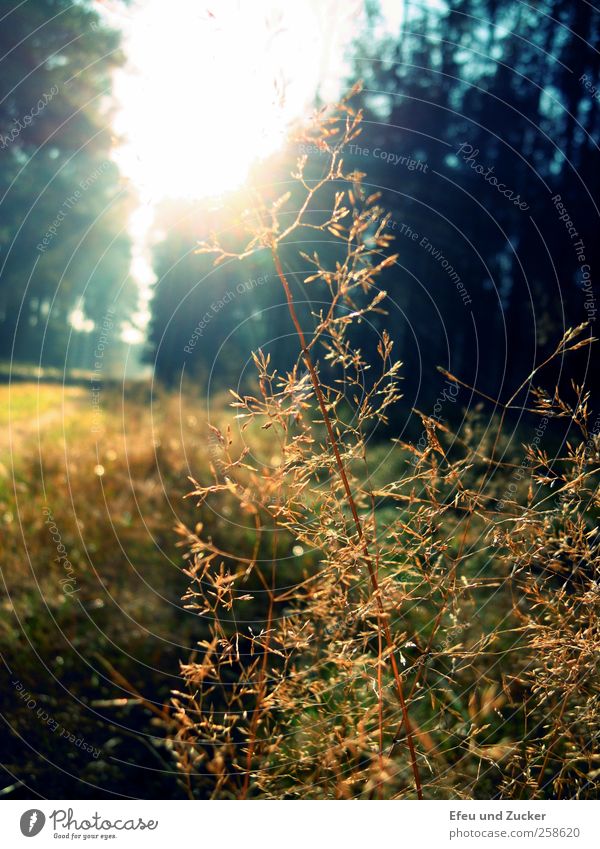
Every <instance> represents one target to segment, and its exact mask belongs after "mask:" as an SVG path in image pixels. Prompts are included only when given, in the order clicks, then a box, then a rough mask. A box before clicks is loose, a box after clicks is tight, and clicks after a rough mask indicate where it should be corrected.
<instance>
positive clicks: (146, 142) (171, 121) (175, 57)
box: [102, 0, 355, 203]
mask: <svg viewBox="0 0 600 849" xmlns="http://www.w3.org/2000/svg"><path fill="white" fill-rule="evenodd" d="M325 6H326V7H327V8H326V9H325V10H324V5H323V3H321V4H319V3H318V2H316V0H315V2H310V0H309V2H304V3H281V2H279V3H275V2H269V0H252V2H244V0H219V2H218V3H215V4H214V9H211V8H210V4H209V5H205V4H203V3H199V2H198V0H168V2H166V0H142V1H141V2H138V3H137V4H134V5H133V6H129V7H127V11H126V12H121V14H120V21H119V25H120V27H121V29H122V30H123V33H124V45H123V47H124V49H125V52H126V55H127V57H128V64H127V67H126V68H125V69H124V70H123V71H121V72H120V73H119V75H118V78H117V80H116V83H115V93H116V97H117V102H118V103H119V104H120V107H119V110H118V113H117V116H116V119H115V131H116V134H117V137H118V138H121V139H122V143H121V144H120V146H119V148H118V150H117V153H116V158H117V160H118V163H119V165H120V167H121V170H122V171H123V172H124V173H125V174H126V175H127V176H128V177H129V178H130V179H131V180H132V181H133V183H134V184H135V186H136V187H137V189H138V191H139V193H140V196H141V198H142V200H143V201H144V202H147V203H152V202H157V201H160V200H161V199H163V198H167V197H181V198H188V199H189V198H191V199H197V198H204V197H211V196H219V195H221V194H223V193H225V192H228V191H231V190H232V189H235V188H237V187H238V186H240V185H241V184H242V183H243V181H244V179H245V178H246V176H247V174H248V171H249V169H250V167H251V165H252V163H253V162H255V161H256V160H258V159H260V158H262V157H266V156H268V155H269V154H270V153H272V152H273V151H275V150H276V149H277V148H278V147H279V146H280V145H281V143H282V140H283V139H284V137H285V134H286V130H287V127H288V126H289V123H290V121H291V120H292V119H294V118H295V117H297V116H299V115H301V114H302V113H303V112H304V111H305V110H306V109H307V107H308V106H309V105H310V104H311V102H312V101H313V98H314V95H315V92H316V91H317V89H320V90H321V91H322V90H323V87H324V86H330V87H331V86H335V84H336V82H337V83H339V80H340V77H341V74H342V73H343V70H344V68H343V60H342V59H341V58H340V57H341V56H343V53H344V48H345V45H346V44H347V43H348V41H349V40H350V38H351V35H352V32H353V27H354V25H355V21H353V20H352V14H353V11H355V10H353V4H352V3H349V4H346V5H344V4H341V3H339V4H338V3H337V2H333V3H329V4H325ZM102 8H103V11H104V13H105V14H108V15H110V14H111V8H112V14H113V15H114V14H115V7H114V5H113V6H112V7H110V6H107V5H103V7H102Z"/></svg>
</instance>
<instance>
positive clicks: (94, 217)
mask: <svg viewBox="0 0 600 849" xmlns="http://www.w3.org/2000/svg"><path fill="white" fill-rule="evenodd" d="M0 17H1V19H2V22H1V24H0V68H1V74H0V162H1V166H2V167H1V170H0V212H1V222H0V360H2V361H4V362H6V361H7V360H9V359H10V358H14V359H15V360H17V361H24V362H29V363H37V362H39V361H40V360H41V362H42V363H43V364H45V365H55V366H64V365H65V364H67V365H68V366H71V367H73V366H76V367H80V368H86V369H93V367H94V366H93V361H94V357H93V351H94V348H95V344H96V342H97V339H98V335H99V332H100V331H99V328H100V327H101V325H102V320H103V317H104V316H105V315H106V313H107V310H108V309H109V308H110V307H112V308H113V309H114V319H115V328H118V326H119V324H120V323H121V322H122V321H125V320H126V319H128V318H129V314H130V313H131V311H132V309H133V307H134V305H135V301H136V297H137V296H136V289H135V286H134V285H133V283H132V281H131V280H130V279H129V277H128V270H129V261H130V241H129V237H128V235H127V230H126V224H127V216H128V209H129V206H130V199H129V196H128V193H127V191H126V190H125V187H124V185H123V184H121V182H120V176H119V172H118V169H117V166H116V165H115V163H114V162H113V160H112V159H111V149H112V146H113V138H112V134H113V131H112V129H111V121H110V118H111V110H112V108H113V103H112V99H111V85H112V73H113V71H114V70H115V69H116V68H118V67H119V66H120V65H121V64H122V61H123V57H122V54H121V52H120V50H119V35H118V33H116V32H114V31H112V30H110V29H108V28H107V27H106V26H105V25H104V24H103V23H102V21H101V19H100V17H99V16H98V14H97V12H96V11H95V10H94V8H93V4H92V3H91V2H88V1H87V0H86V2H80V3H73V2H71V0H26V2H25V3H21V4H18V3H13V2H6V0H2V2H0ZM74 313H76V316H77V318H78V319H79V321H77V320H76V321H75V324H73V321H72V316H73V314H74ZM77 328H80V329H79V330H78V329H77ZM118 335H119V334H118V330H117V329H115V332H114V333H113V344H112V346H111V351H112V353H113V354H115V355H116V349H117V348H118V345H119V341H118ZM108 357H109V355H108V353H107V354H106V358H107V359H108Z"/></svg>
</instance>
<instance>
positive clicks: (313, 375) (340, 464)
mask: <svg viewBox="0 0 600 849" xmlns="http://www.w3.org/2000/svg"><path fill="white" fill-rule="evenodd" d="M272 255H273V262H274V263H275V270H276V272H277V276H278V277H279V280H280V282H281V285H282V286H283V290H284V292H285V297H286V300H287V305H288V310H289V313H290V317H291V319H292V322H293V324H294V328H295V330H296V334H297V336H298V339H299V342H300V348H301V351H302V356H303V359H304V362H305V364H306V367H307V369H308V372H309V374H310V379H311V382H312V385H313V388H314V390H315V395H316V397H317V401H318V404H319V408H320V410H321V414H322V416H323V421H324V423H325V428H326V430H327V434H328V436H329V441H330V443H331V447H332V450H333V453H334V456H335V462H336V465H337V468H338V472H339V475H340V478H341V481H342V484H343V487H344V491H345V493H346V501H347V503H348V506H349V508H350V512H351V514H352V519H353V521H354V527H355V529H356V535H357V537H358V540H359V542H360V547H361V549H362V552H363V557H364V560H365V563H366V565H367V570H368V573H369V579H370V581H371V586H372V588H373V596H374V598H375V602H376V604H377V610H378V613H379V621H380V622H381V623H382V626H383V633H384V636H385V641H386V644H387V647H388V649H389V652H390V663H391V666H392V673H393V676H394V681H395V684H396V692H397V695H398V701H399V702H400V710H401V712H402V721H403V724H404V727H405V729H406V740H407V743H408V749H409V753H410V763H411V769H412V772H413V776H414V780H415V788H416V791H417V797H418V798H419V799H422V798H423V789H422V785H421V777H420V775H419V767H418V764H417V755H416V750H415V744H414V738H413V733H412V728H411V725H410V720H409V717H408V708H407V705H406V700H405V698H404V692H403V689H402V682H401V680H400V672H399V670H398V664H397V662H396V656H395V646H394V642H393V640H392V634H391V631H390V627H389V624H388V623H387V621H386V619H385V618H384V609H383V603H382V601H381V593H380V590H379V581H378V580H377V575H376V573H375V569H374V567H373V560H372V557H371V553H370V552H369V546H368V544H367V540H366V538H365V535H364V531H363V527H362V522H361V520H360V516H359V515H358V510H357V507H356V502H355V500H354V495H353V493H352V488H351V487H350V482H349V480H348V475H347V473H346V467H345V466H344V461H343V460H342V455H341V454H340V449H339V446H338V442H337V438H336V435H335V432H334V430H333V425H332V424H331V419H330V417H329V413H328V412H327V405H326V403H325V396H324V395H323V390H322V388H321V382H320V380H319V375H318V374H317V370H316V368H315V366H314V363H313V361H312V357H311V355H310V351H309V350H308V347H307V344H306V338H305V336H304V332H303V331H302V327H301V326H300V322H299V320H298V316H297V314H296V309H295V306H294V298H293V295H292V292H291V289H290V287H289V285H288V282H287V279H286V276H285V274H284V271H283V268H282V265H281V260H280V258H279V254H278V252H277V248H276V247H275V246H273V247H272Z"/></svg>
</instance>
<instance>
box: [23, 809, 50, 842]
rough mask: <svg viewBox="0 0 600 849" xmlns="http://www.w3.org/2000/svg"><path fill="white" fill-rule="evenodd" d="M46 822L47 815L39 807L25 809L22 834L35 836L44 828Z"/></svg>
mask: <svg viewBox="0 0 600 849" xmlns="http://www.w3.org/2000/svg"><path fill="white" fill-rule="evenodd" d="M45 823H46V815H45V814H44V813H43V812H42V811H40V810H39V809H38V808H32V809H31V810H30V811H25V813H24V814H22V816H21V823H20V825H21V834H23V835H24V836H25V837H35V836H36V834H39V833H40V831H41V830H42V829H43V827H44V825H45Z"/></svg>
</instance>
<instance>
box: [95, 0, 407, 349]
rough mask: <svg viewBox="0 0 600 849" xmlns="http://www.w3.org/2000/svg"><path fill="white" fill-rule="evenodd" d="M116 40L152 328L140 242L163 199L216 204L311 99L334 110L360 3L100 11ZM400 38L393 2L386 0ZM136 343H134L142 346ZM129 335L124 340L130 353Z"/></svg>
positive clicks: (299, 0) (138, 256) (141, 3)
mask: <svg viewBox="0 0 600 849" xmlns="http://www.w3.org/2000/svg"><path fill="white" fill-rule="evenodd" d="M97 3H98V6H99V7H101V9H102V14H103V16H104V17H105V18H106V19H107V22H108V23H109V24H111V25H113V26H115V27H118V28H120V29H121V30H122V32H123V49H124V51H125V54H126V57H127V67H126V68H125V69H124V70H122V71H120V72H119V73H118V75H117V78H116V80H115V95H116V99H117V103H118V104H119V107H118V113H117V116H116V120H115V131H116V133H117V135H118V136H119V137H120V138H122V140H123V141H122V143H121V145H120V146H119V148H118V150H117V151H116V154H115V158H116V159H117V161H118V164H119V166H120V168H121V170H122V172H123V173H124V175H125V176H126V177H128V178H129V179H130V180H131V181H132V183H133V186H134V188H135V190H136V192H137V194H138V196H139V206H138V208H137V211H136V212H135V213H134V215H133V217H132V221H131V227H130V229H131V234H132V238H133V261H132V269H131V270H132V275H133V276H134V277H135V278H136V279H137V281H138V283H139V285H140V291H141V296H142V302H146V305H144V304H143V305H142V308H141V312H140V314H139V315H138V317H137V323H138V325H141V326H143V325H144V323H145V322H146V321H147V318H148V311H147V302H148V300H149V297H150V291H151V284H152V282H153V273H152V269H151V266H150V262H149V251H148V234H149V232H150V229H151V225H152V219H153V214H154V209H155V206H156V204H157V203H159V202H160V201H161V200H163V199H165V198H167V197H182V198H191V199H200V198H204V197H213V196H216V197H219V196H221V195H222V194H223V193H226V192H228V191H231V190H234V189H236V188H237V187H239V186H240V185H241V184H242V183H243V182H244V179H245V178H246V176H247V174H248V171H249V168H250V166H251V165H252V164H253V162H255V161H256V160H257V159H260V158H262V157H265V156H267V155H269V154H270V153H272V152H273V151H275V150H276V149H277V148H278V146H280V145H281V143H282V140H283V138H284V136H285V132H286V129H287V127H288V126H289V123H290V122H291V120H292V119H294V118H296V117H299V116H300V115H302V114H303V113H304V112H305V111H306V110H307V108H308V107H309V106H310V105H311V102H312V100H313V98H314V94H315V91H316V90H317V89H319V91H320V94H321V96H322V98H323V99H328V98H335V97H336V96H337V95H338V94H339V91H340V83H341V81H342V79H343V78H344V76H345V75H346V73H347V71H348V66H347V65H346V63H345V58H344V57H345V52H346V50H347V48H348V46H349V45H350V43H351V41H352V39H353V38H354V37H355V36H356V34H357V33H358V31H359V28H360V25H361V23H362V22H363V21H364V2H363V0H278V2H276V0H212V1H211V0H206V2H203V0H133V2H132V3H131V4H130V5H127V6H126V5H125V4H124V3H122V2H120V0H97ZM382 5H383V8H384V11H385V15H386V23H387V25H388V26H389V28H390V29H396V31H397V29H398V27H399V25H400V20H401V13H400V10H401V9H402V7H403V4H402V3H401V2H400V0H384V2H383V4H382ZM139 335H140V334H139V332H138V336H139ZM135 337H136V333H135V331H134V330H133V328H131V334H130V341H134V340H135Z"/></svg>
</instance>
